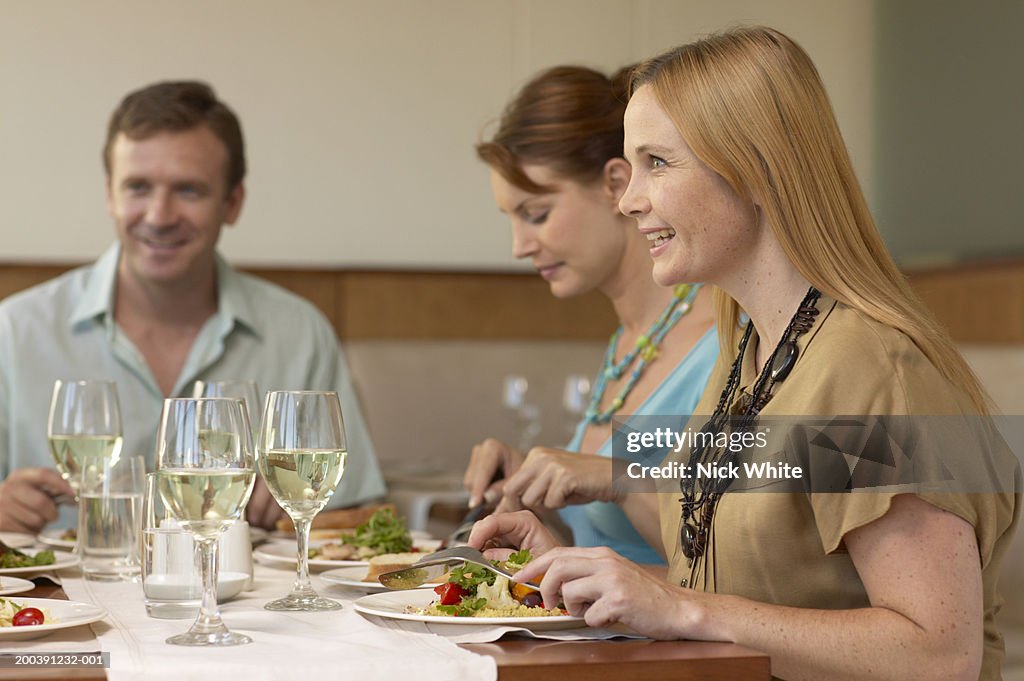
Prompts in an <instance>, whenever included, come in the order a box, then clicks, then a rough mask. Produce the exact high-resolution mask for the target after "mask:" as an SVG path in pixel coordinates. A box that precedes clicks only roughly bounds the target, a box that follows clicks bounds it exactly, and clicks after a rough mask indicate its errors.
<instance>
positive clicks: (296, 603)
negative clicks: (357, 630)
mask: <svg viewBox="0 0 1024 681" xmlns="http://www.w3.org/2000/svg"><path fill="white" fill-rule="evenodd" d="M263 607H264V608H266V609H267V610H302V611H307V612H309V611H328V610H341V607H342V606H341V603H339V602H338V601H332V600H331V599H330V598H323V597H322V596H316V595H313V596H295V595H288V596H285V597H284V598H279V599H277V600H276V601H270V602H269V603H267V604H266V605H264V606H263Z"/></svg>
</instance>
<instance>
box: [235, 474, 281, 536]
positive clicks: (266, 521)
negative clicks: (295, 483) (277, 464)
mask: <svg viewBox="0 0 1024 681" xmlns="http://www.w3.org/2000/svg"><path fill="white" fill-rule="evenodd" d="M286 515H288V514H287V513H285V511H284V509H283V508H281V507H280V506H279V505H278V504H277V499H275V498H274V497H273V495H271V494H270V490H269V489H267V485H266V483H264V482H263V478H262V477H260V476H256V484H255V485H254V486H253V488H252V496H251V497H249V505H248V506H246V507H245V519H246V520H248V521H249V524H250V525H252V526H253V527H262V528H263V529H264V530H273V529H274V524H275V523H276V522H277V521H278V520H280V519H281V518H283V517H285V516H286Z"/></svg>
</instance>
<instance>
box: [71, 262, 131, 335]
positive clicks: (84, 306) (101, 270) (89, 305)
mask: <svg viewBox="0 0 1024 681" xmlns="http://www.w3.org/2000/svg"><path fill="white" fill-rule="evenodd" d="M120 259H121V245H120V244H119V243H116V242H115V243H114V244H113V245H111V246H110V247H109V248H108V249H107V250H106V251H104V252H103V255H101V256H100V257H99V259H98V260H97V261H96V262H95V263H93V265H92V267H91V268H90V270H89V275H88V278H87V279H86V282H85V288H84V289H83V290H82V295H81V296H79V298H78V303H77V304H76V305H75V308H74V309H73V310H72V311H71V319H70V320H69V321H70V322H71V325H72V326H73V327H74V326H78V325H79V324H82V323H83V322H86V321H92V320H93V319H95V318H96V317H99V316H103V317H105V318H110V319H112V318H113V315H114V309H113V308H114V283H115V282H116V281H117V263H118V262H119V261H120Z"/></svg>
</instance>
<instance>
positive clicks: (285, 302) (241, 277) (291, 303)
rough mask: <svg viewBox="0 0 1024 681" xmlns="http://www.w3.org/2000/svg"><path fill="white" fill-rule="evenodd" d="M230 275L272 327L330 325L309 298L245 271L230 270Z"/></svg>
mask: <svg viewBox="0 0 1024 681" xmlns="http://www.w3.org/2000/svg"><path fill="white" fill-rule="evenodd" d="M233 274H234V276H235V277H237V279H236V282H237V283H238V286H239V288H241V290H242V291H244V293H245V296H246V298H248V300H249V301H250V302H251V303H252V304H253V305H255V306H256V307H257V309H259V310H260V311H261V312H264V313H266V315H267V316H268V317H270V318H272V319H273V323H274V324H275V325H279V326H280V325H289V324H299V323H306V324H318V325H320V324H322V325H326V326H328V327H329V326H330V322H329V321H328V320H327V317H326V316H325V315H324V313H323V312H322V311H321V310H320V308H318V307H317V306H316V305H314V304H313V303H312V302H310V301H309V299H307V298H303V297H302V296H300V295H299V294H297V293H293V292H292V291H289V290H288V289H286V288H284V287H283V286H280V285H279V284H275V283H273V282H271V281H268V280H266V279H263V278H261V277H258V276H255V275H252V274H248V273H246V272H240V271H238V270H233Z"/></svg>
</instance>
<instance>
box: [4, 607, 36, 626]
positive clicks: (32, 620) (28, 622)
mask: <svg viewBox="0 0 1024 681" xmlns="http://www.w3.org/2000/svg"><path fill="white" fill-rule="evenodd" d="M42 623H43V611H42V610H40V609H39V608H22V609H21V610H19V611H18V612H16V613H14V618H13V619H12V620H11V625H12V626H15V627H30V626H32V625H34V624H42Z"/></svg>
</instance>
